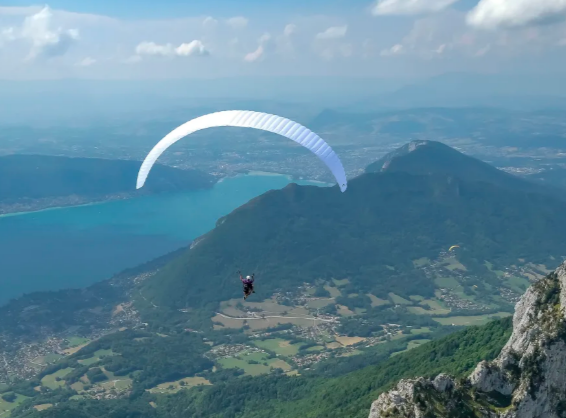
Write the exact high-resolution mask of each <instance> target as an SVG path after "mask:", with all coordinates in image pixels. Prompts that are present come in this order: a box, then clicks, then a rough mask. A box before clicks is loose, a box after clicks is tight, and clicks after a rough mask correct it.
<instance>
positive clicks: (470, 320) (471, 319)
mask: <svg viewBox="0 0 566 418" xmlns="http://www.w3.org/2000/svg"><path fill="white" fill-rule="evenodd" d="M509 315H511V314H510V313H508V312H498V313H495V314H489V315H477V316H449V317H447V318H432V319H434V320H435V321H436V322H438V323H440V324H442V325H459V326H462V325H464V326H469V325H483V324H485V323H487V322H489V321H491V320H492V319H493V318H492V317H497V318H504V317H506V316H509Z"/></svg>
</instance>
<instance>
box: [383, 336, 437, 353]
mask: <svg viewBox="0 0 566 418" xmlns="http://www.w3.org/2000/svg"><path fill="white" fill-rule="evenodd" d="M429 341H430V340H427V339H422V340H412V341H409V343H408V344H407V348H405V349H404V350H402V351H396V352H395V353H393V354H391V356H390V357H394V356H396V355H398V354H401V353H404V352H405V351H409V350H412V349H413V348H415V347H418V346H420V345H422V344H425V343H428V342H429Z"/></svg>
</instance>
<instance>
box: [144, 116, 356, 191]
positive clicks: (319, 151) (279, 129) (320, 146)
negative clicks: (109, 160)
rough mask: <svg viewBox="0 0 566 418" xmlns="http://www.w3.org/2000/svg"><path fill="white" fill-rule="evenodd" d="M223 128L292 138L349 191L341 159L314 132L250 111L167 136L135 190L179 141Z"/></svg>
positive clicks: (205, 119)
mask: <svg viewBox="0 0 566 418" xmlns="http://www.w3.org/2000/svg"><path fill="white" fill-rule="evenodd" d="M220 126H233V127H242V128H253V129H259V130H263V131H268V132H273V133H276V134H279V135H281V136H284V137H286V138H289V139H291V140H293V141H295V142H296V143H298V144H300V145H302V146H303V147H305V148H307V149H308V150H309V151H311V152H313V153H314V154H315V155H316V156H317V157H318V158H320V159H321V160H322V161H323V162H324V163H325V164H326V166H327V167H328V168H329V169H330V171H331V172H332V174H333V175H334V178H335V179H336V181H337V182H338V186H339V187H340V190H341V191H342V192H344V191H346V188H347V187H348V182H347V179H346V173H345V171H344V167H343V166H342V163H341V162H340V158H338V155H336V153H335V152H334V150H332V148H330V146H329V145H328V144H327V143H326V142H325V141H324V140H323V139H322V138H320V137H319V136H318V135H317V134H315V133H314V132H312V131H310V130H309V129H307V128H306V127H304V126H302V125H301V124H299V123H297V122H294V121H292V120H289V119H286V118H283V117H281V116H277V115H270V114H268V113H262V112H253V111H247V110H226V111H222V112H216V113H210V114H208V115H204V116H200V117H198V118H196V119H192V120H190V121H188V122H187V123H185V124H183V125H181V126H179V127H177V128H176V129H174V130H173V131H171V132H170V133H169V134H167V135H166V136H165V137H164V138H163V139H162V140H161V141H159V142H158V143H157V145H155V147H153V149H152V150H151V152H150V153H149V154H148V155H147V157H146V158H145V160H144V162H143V163H142V166H141V168H140V170H139V172H138V179H137V186H136V188H137V189H139V188H141V187H143V185H144V183H145V181H146V179H147V176H148V174H149V171H150V170H151V167H152V166H153V165H154V164H155V162H156V161H157V159H158V158H159V156H160V155H161V154H162V153H163V152H165V150H167V148H169V147H170V146H171V145H173V144H174V143H175V142H177V141H178V140H179V139H181V138H183V137H185V136H187V135H189V134H192V133H194V132H196V131H200V130H202V129H207V128H213V127H220Z"/></svg>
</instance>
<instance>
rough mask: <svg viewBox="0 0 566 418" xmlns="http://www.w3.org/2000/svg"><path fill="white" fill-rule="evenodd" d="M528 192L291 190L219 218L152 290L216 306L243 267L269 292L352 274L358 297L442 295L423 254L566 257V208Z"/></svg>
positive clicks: (374, 179) (382, 186) (418, 183)
mask: <svg viewBox="0 0 566 418" xmlns="http://www.w3.org/2000/svg"><path fill="white" fill-rule="evenodd" d="M435 149H436V148H433V149H432V150H433V151H434V150H435ZM441 151H442V150H441ZM456 154H458V153H456ZM439 155H440V157H442V156H443V154H442V152H441V153H439ZM417 156H418V155H417ZM409 157H410V158H413V157H412V155H410V154H409V155H408V156H406V157H403V158H409ZM440 157H439V158H440ZM462 158H465V159H468V160H473V159H471V158H470V157H465V156H462ZM474 163H475V160H474ZM479 167H483V165H482V164H479ZM484 171H485V172H479V174H477V175H475V176H474V178H476V179H477V178H480V177H481V178H483V179H485V180H490V179H494V180H493V181H494V182H495V183H498V182H499V179H500V178H501V177H500V176H499V175H500V172H499V171H498V170H495V169H493V168H492V167H490V166H487V167H486V169H485V170H484ZM492 174H493V176H492ZM503 177H504V178H507V175H505V176H503ZM513 181H514V180H513ZM517 181H518V182H521V180H520V179H517ZM526 184H529V183H526ZM518 188H520V187H517V188H515V189H511V188H503V187H499V186H496V185H494V184H491V183H486V182H485V181H484V182H478V181H465V180H460V179H458V178H457V177H456V176H454V175H447V174H442V173H441V174H434V175H412V174H407V173H404V172H384V173H366V174H364V175H362V176H360V177H358V178H356V179H353V180H352V181H350V184H349V188H348V190H347V192H346V193H339V191H338V190H337V188H336V187H334V188H317V187H302V186H297V185H289V186H288V187H286V188H285V189H283V190H280V191H271V192H268V193H266V194H264V195H262V196H260V197H258V198H256V199H254V200H252V201H250V202H249V203H248V204H246V205H244V206H242V207H240V208H238V209H237V210H235V211H234V212H232V213H231V214H230V215H228V216H226V217H224V218H223V219H221V220H219V221H218V223H217V227H216V228H215V229H214V230H212V231H211V232H210V233H208V234H206V235H204V236H203V237H201V238H199V239H198V240H197V242H196V243H195V245H193V248H192V249H191V250H190V251H187V252H186V253H185V254H184V255H182V256H181V257H179V258H178V259H177V260H175V261H173V262H171V263H170V264H169V265H168V266H167V267H165V268H164V269H162V270H161V271H160V272H159V274H157V275H156V276H155V277H154V278H152V279H150V280H148V282H147V283H146V286H145V290H144V294H145V295H146V297H147V298H148V299H150V300H152V301H153V303H155V304H156V305H159V306H170V307H175V308H184V307H186V306H205V305H207V304H208V303H210V302H214V303H215V302H217V301H219V300H226V299H229V298H230V297H234V296H237V295H238V291H239V286H238V280H237V276H236V275H235V273H236V271H237V270H238V269H241V270H242V271H245V272H247V271H254V272H256V273H257V275H258V280H257V284H258V288H259V289H261V291H262V292H264V293H265V294H271V293H272V292H273V291H274V290H275V289H277V288H282V289H285V288H288V287H290V286H295V287H296V286H297V285H300V284H301V283H303V282H310V283H314V282H315V281H316V280H317V279H325V280H328V279H330V278H336V279H343V278H350V285H349V287H348V289H347V291H346V293H369V292H371V293H373V294H374V295H384V294H387V292H394V293H397V294H400V295H402V296H405V297H408V296H410V295H411V294H419V295H422V296H430V295H432V294H433V292H434V289H435V286H434V284H433V283H432V282H431V281H430V280H428V279H426V278H425V277H424V275H423V274H422V272H420V271H418V270H415V268H414V265H413V260H416V259H420V258H422V257H429V258H431V259H433V258H435V257H436V255H437V254H438V252H439V251H441V250H443V249H444V250H445V249H448V247H449V246H451V245H453V244H456V243H458V244H459V245H460V247H461V248H462V249H463V250H462V251H461V253H460V257H462V260H465V261H466V262H467V263H465V264H466V265H468V264H470V265H472V266H473V265H475V266H476V269H475V270H476V273H478V272H479V273H485V274H488V273H489V272H488V270H487V268H486V267H485V266H483V264H484V261H485V260H489V261H491V262H492V263H496V264H499V265H505V266H507V265H511V264H514V263H516V262H517V259H518V258H524V259H526V260H528V261H533V262H537V263H544V262H546V261H548V260H549V256H554V257H560V256H561V255H563V254H566V245H565V244H564V241H563V236H564V235H563V233H564V232H566V223H565V221H566V211H565V209H566V205H565V203H564V202H562V201H561V200H559V199H557V198H553V197H552V196H545V195H540V194H536V193H529V192H525V191H523V190H517V189H518ZM211 306H214V305H211Z"/></svg>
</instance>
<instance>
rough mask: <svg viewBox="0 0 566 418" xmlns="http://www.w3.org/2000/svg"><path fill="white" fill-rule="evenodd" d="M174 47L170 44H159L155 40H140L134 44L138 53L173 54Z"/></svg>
mask: <svg viewBox="0 0 566 418" xmlns="http://www.w3.org/2000/svg"><path fill="white" fill-rule="evenodd" d="M174 53H175V48H174V47H173V45H171V44H165V45H160V44H156V43H155V42H146V41H144V42H141V43H139V44H138V46H136V54H138V55H162V56H167V55H173V54H174Z"/></svg>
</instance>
